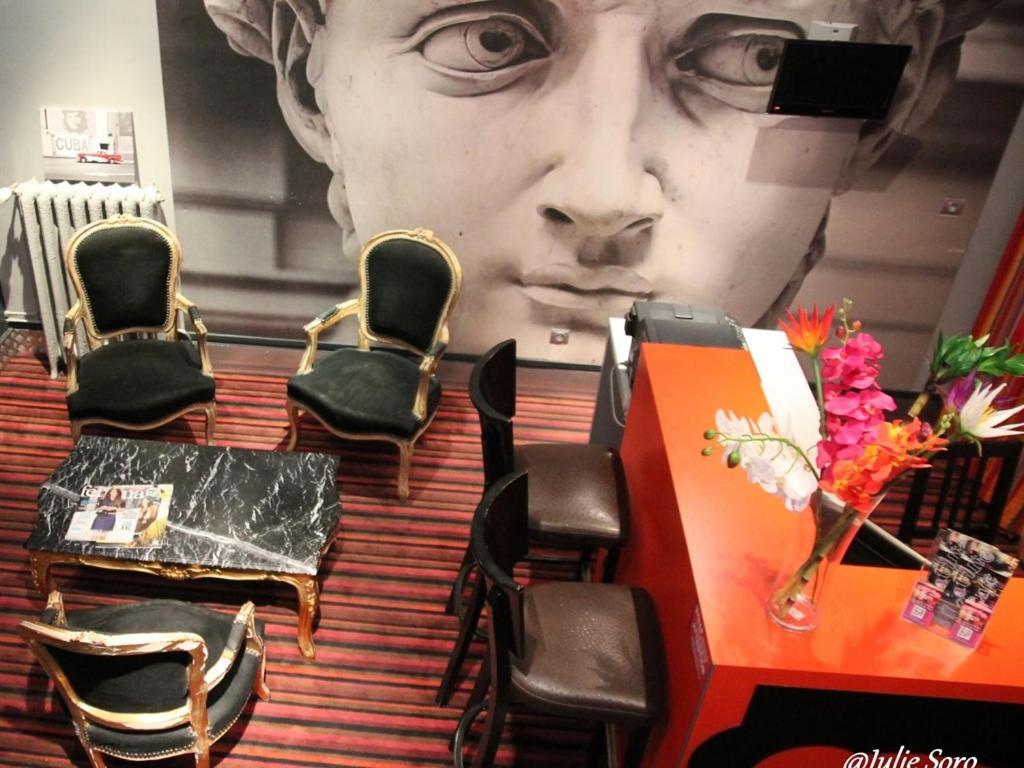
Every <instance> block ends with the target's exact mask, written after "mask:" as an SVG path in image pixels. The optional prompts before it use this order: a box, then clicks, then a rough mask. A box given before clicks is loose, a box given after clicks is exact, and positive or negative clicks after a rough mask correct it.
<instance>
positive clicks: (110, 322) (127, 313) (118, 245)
mask: <svg viewBox="0 0 1024 768" xmlns="http://www.w3.org/2000/svg"><path fill="white" fill-rule="evenodd" d="M73 258H74V265H75V268H76V270H77V272H78V276H79V278H80V279H81V283H82V288H83V289H84V290H85V299H86V301H88V303H89V308H90V310H91V311H92V316H93V320H94V321H95V324H96V329H97V330H98V331H99V332H100V333H111V332H113V331H117V330H119V329H123V328H166V327H167V326H168V323H169V322H170V319H171V317H170V315H171V302H170V295H171V277H172V271H173V270H172V250H171V243H170V241H168V240H167V239H166V238H165V237H164V236H163V235H161V234H160V233H159V232H157V231H155V230H153V229H151V228H150V227H149V226H146V225H144V224H142V225H140V224H127V225H126V224H119V225H116V226H109V227H101V228H98V229H94V230H93V231H92V232H91V233H90V234H89V235H87V236H86V237H85V238H84V239H82V240H80V241H79V242H78V246H77V248H76V249H75V252H74V254H73Z"/></svg>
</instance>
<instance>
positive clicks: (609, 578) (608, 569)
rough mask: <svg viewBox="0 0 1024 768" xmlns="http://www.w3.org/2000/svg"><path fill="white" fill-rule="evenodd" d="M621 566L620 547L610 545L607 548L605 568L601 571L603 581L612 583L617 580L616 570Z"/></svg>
mask: <svg viewBox="0 0 1024 768" xmlns="http://www.w3.org/2000/svg"><path fill="white" fill-rule="evenodd" d="M618 567H619V548H618V547H610V548H609V549H607V550H605V555H604V568H603V569H602V571H601V581H603V582H604V583H605V584H611V583H612V582H613V581H615V571H616V569H617V568H618Z"/></svg>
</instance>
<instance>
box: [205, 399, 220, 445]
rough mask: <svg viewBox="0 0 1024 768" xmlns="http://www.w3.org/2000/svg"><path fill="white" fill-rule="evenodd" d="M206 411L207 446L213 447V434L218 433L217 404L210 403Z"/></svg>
mask: <svg viewBox="0 0 1024 768" xmlns="http://www.w3.org/2000/svg"><path fill="white" fill-rule="evenodd" d="M204 410H205V411H206V444H207V445H213V434H214V432H216V431H217V404H216V403H210V404H209V405H207V406H206V408H205V409H204Z"/></svg>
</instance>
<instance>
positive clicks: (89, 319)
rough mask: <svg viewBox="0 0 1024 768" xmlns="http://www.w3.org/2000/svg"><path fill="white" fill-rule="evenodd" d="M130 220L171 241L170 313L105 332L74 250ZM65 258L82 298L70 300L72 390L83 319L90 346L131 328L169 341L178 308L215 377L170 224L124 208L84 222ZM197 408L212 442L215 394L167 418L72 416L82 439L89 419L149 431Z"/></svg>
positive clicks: (67, 337) (67, 329) (67, 331)
mask: <svg viewBox="0 0 1024 768" xmlns="http://www.w3.org/2000/svg"><path fill="white" fill-rule="evenodd" d="M126 226H132V227H144V228H146V229H150V230H152V231H153V232H155V233H156V234H157V235H159V236H160V237H161V238H162V239H163V240H164V241H166V242H167V244H168V246H169V247H170V250H171V265H170V269H169V270H168V291H167V297H168V306H167V312H166V318H167V319H166V321H165V322H164V323H163V324H162V325H159V326H148V327H141V326H140V327H132V328H119V329H117V330H116V331H112V332H110V333H101V332H100V331H99V330H98V329H97V328H96V321H95V319H94V317H93V312H92V307H91V306H90V304H89V300H88V295H87V294H86V292H85V287H84V285H83V283H82V277H81V275H80V274H79V271H78V267H77V263H76V260H75V256H76V253H77V249H78V246H79V245H80V244H81V242H82V240H83V239H85V238H86V237H88V236H89V235H90V234H93V233H95V232H97V231H100V230H104V229H112V228H115V227H126ZM64 263H65V266H66V267H67V271H68V274H69V275H70V276H71V282H72V284H73V285H74V287H75V293H77V294H78V300H77V301H76V302H75V303H74V304H73V305H72V306H71V309H70V310H68V313H67V315H65V317H64V340H63V347H64V359H65V361H66V363H67V394H68V395H71V394H74V393H75V392H76V391H78V350H77V347H76V345H75V338H76V328H77V327H78V326H79V325H81V327H82V328H83V330H84V331H85V340H86V344H87V345H88V347H89V349H90V351H91V350H93V349H96V348H97V347H99V346H102V345H103V344H105V343H106V342H108V341H109V340H111V339H117V338H119V337H122V336H124V335H126V334H131V333H150V334H158V333H162V334H164V338H166V339H167V340H168V341H175V340H176V339H177V338H178V313H179V312H180V313H182V314H183V315H184V316H185V317H187V318H188V319H189V322H190V323H191V324H192V327H193V329H194V330H195V336H196V344H197V346H198V348H199V360H200V363H201V364H202V371H203V375H204V376H209V377H210V378H211V379H212V378H213V367H212V366H211V365H210V355H209V352H208V350H207V348H206V335H207V330H206V324H205V323H204V322H203V319H202V317H200V315H199V310H198V309H197V307H196V305H195V304H193V303H192V302H191V301H189V300H188V299H186V298H185V297H184V296H183V295H182V294H181V293H180V291H179V290H178V289H179V287H180V284H181V244H180V243H179V242H178V238H177V237H175V236H174V233H173V232H171V230H169V229H168V228H167V227H165V226H164V225H163V224H161V223H160V222H158V221H153V220H152V219H144V218H139V217H137V216H128V215H126V214H119V215H117V216H112V217H111V218H109V219H102V220H100V221H97V222H94V223H92V224H90V225H88V226H86V227H83V228H82V229H80V230H78V231H77V232H76V233H75V234H74V236H73V237H72V238H71V240H70V241H69V242H68V247H67V250H66V251H65V254H64ZM193 411H202V412H203V413H204V414H205V415H206V443H207V445H213V434H214V430H215V429H216V425H217V403H216V401H215V400H210V401H209V402H205V403H195V404H193V405H189V406H187V407H185V408H182V409H180V410H178V411H175V412H174V413H171V414H169V415H168V416H165V417H164V418H161V419H156V420H155V421H151V422H147V423H145V424H132V423H128V422H123V421H114V420H112V419H103V418H98V417H97V418H87V419H72V420H71V438H72V439H73V440H74V441H75V442H76V443H77V442H78V438H79V437H81V435H82V427H85V426H88V425H89V424H107V425H109V426H112V427H117V428H119V429H127V430H133V431H145V430H149V429H155V428H156V427H160V426H163V425H164V424H168V423H170V422H172V421H174V420H175V419H179V418H181V417H182V416H184V415H185V414H187V413H191V412H193Z"/></svg>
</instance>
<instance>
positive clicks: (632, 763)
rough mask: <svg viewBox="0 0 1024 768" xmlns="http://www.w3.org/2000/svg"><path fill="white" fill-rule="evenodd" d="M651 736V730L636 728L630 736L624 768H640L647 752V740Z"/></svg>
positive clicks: (623, 757)
mask: <svg viewBox="0 0 1024 768" xmlns="http://www.w3.org/2000/svg"><path fill="white" fill-rule="evenodd" d="M650 735H651V729H650V728H636V729H634V730H633V732H632V733H630V734H629V740H628V741H627V742H626V752H625V754H624V755H623V756H622V768H639V767H640V763H641V761H642V760H643V759H644V752H646V751H647V739H648V737H649V736H650Z"/></svg>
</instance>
